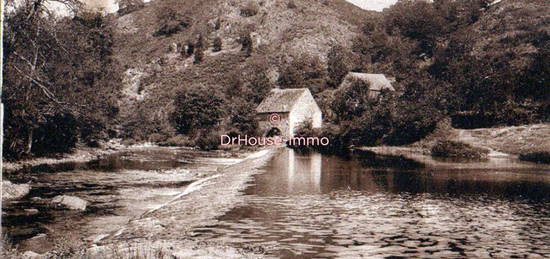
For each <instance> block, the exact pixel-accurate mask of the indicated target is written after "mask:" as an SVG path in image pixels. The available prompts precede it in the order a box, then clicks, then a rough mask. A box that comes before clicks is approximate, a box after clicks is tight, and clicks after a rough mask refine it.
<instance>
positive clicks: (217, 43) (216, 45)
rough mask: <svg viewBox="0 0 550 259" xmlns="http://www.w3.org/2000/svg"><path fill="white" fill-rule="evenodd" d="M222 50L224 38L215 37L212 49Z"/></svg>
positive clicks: (214, 50)
mask: <svg viewBox="0 0 550 259" xmlns="http://www.w3.org/2000/svg"><path fill="white" fill-rule="evenodd" d="M221 50H222V38H220V37H216V38H214V41H213V42H212V51H213V52H218V51H221Z"/></svg>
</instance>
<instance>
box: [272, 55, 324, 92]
mask: <svg viewBox="0 0 550 259" xmlns="http://www.w3.org/2000/svg"><path fill="white" fill-rule="evenodd" d="M326 81H327V71H326V69H325V67H324V65H323V63H322V62H321V59H320V58H319V57H317V56H312V55H309V54H302V55H301V56H298V57H295V58H294V60H293V61H292V62H290V63H289V64H288V65H286V66H284V67H283V68H282V69H281V73H280V75H279V79H278V83H279V85H280V86H281V88H309V90H310V91H311V92H312V93H313V94H317V93H319V92H321V91H322V90H324V89H325V88H326Z"/></svg>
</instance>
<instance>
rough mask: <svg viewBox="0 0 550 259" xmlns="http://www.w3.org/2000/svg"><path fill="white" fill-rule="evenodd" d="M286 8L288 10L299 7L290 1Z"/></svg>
mask: <svg viewBox="0 0 550 259" xmlns="http://www.w3.org/2000/svg"><path fill="white" fill-rule="evenodd" d="M286 7H287V8H288V9H294V8H296V7H297V6H296V3H294V1H293V0H290V1H288V3H287V4H286Z"/></svg>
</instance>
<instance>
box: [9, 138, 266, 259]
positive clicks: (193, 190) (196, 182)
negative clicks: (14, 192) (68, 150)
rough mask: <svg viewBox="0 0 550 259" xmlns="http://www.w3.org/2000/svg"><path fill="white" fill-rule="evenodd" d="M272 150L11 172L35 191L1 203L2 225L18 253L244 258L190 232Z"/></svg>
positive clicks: (129, 154) (140, 154)
mask: <svg viewBox="0 0 550 259" xmlns="http://www.w3.org/2000/svg"><path fill="white" fill-rule="evenodd" d="M269 153H270V152H269V151H267V150H264V151H260V152H259V153H250V152H249V153H234V152H225V151H220V152H201V151H196V150H190V149H178V148H159V147H142V148H134V149H132V150H124V151H121V152H119V153H116V154H112V155H108V156H106V157H104V158H102V159H97V160H91V161H88V162H74V161H69V162H67V161H64V162H60V163H52V164H42V165H35V166H27V167H23V168H20V169H19V170H18V171H12V172H11V173H9V174H8V175H7V176H8V177H9V179H11V180H12V181H13V182H14V183H24V184H28V185H29V186H30V191H29V193H28V194H27V195H26V196H24V198H21V199H14V200H11V201H8V202H6V203H5V204H4V211H3V214H2V219H3V221H2V225H3V229H4V232H5V233H7V235H8V237H9V238H10V239H11V241H12V242H13V243H14V244H16V245H17V246H18V247H19V249H18V251H17V252H18V253H19V254H20V253H22V252H26V251H32V253H36V254H50V255H51V254H59V253H69V254H73V255H74V256H76V255H77V254H78V253H80V256H82V255H83V254H82V253H85V254H87V255H90V253H91V254H96V255H98V253H99V254H101V253H107V254H109V253H111V254H112V253H115V252H116V253H118V252H120V251H121V250H124V251H126V252H128V253H129V252H131V251H134V250H135V248H136V247H137V250H139V251H141V252H143V253H145V251H153V250H154V251H160V250H162V249H164V248H166V247H171V248H172V250H170V251H168V252H167V254H178V253H183V254H186V253H187V252H185V251H184V250H185V249H191V248H197V247H201V249H200V250H201V253H213V254H216V253H222V254H227V255H231V254H239V255H242V254H243V253H244V252H243V251H237V250H235V249H231V248H228V247H223V246H221V247H220V246H211V245H205V244H204V243H201V244H197V243H195V242H194V241H193V240H192V239H189V237H186V236H185V234H184V233H185V229H186V228H189V227H192V226H194V225H197V224H204V223H205V222H207V221H208V220H209V219H211V218H213V217H215V216H216V215H220V213H221V214H223V212H224V211H225V210H228V209H229V208H231V207H232V206H233V205H234V204H235V203H237V202H238V200H239V199H238V196H239V195H238V192H239V190H242V189H243V188H244V186H245V183H246V181H247V179H248V177H250V176H251V175H252V174H254V173H255V172H256V171H257V168H258V167H259V166H261V165H262V163H263V161H264V160H266V159H267V157H269ZM130 240H131V242H130ZM130 243H131V244H130ZM169 244H171V245H169ZM147 247H148V248H147ZM176 248H177V249H176ZM195 250H197V249H194V250H193V249H191V250H190V251H195ZM134 252H135V251H134ZM141 252H140V253H141ZM28 254H29V253H27V255H28ZM76 257H79V256H76ZM92 257H93V256H92Z"/></svg>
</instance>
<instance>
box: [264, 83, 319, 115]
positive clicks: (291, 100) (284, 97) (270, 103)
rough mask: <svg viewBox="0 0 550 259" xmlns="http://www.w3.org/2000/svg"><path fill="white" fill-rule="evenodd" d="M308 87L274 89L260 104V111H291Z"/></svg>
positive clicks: (307, 90)
mask: <svg viewBox="0 0 550 259" xmlns="http://www.w3.org/2000/svg"><path fill="white" fill-rule="evenodd" d="M306 92H307V93H309V89H307V88H292V89H272V90H271V92H270V93H269V95H268V96H267V97H266V98H265V99H264V100H263V101H262V102H261V103H260V105H258V108H256V111H257V112H258V113H270V112H290V110H292V108H293V107H294V105H296V103H298V100H299V99H300V97H301V96H302V95H303V94H304V93H306Z"/></svg>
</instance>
